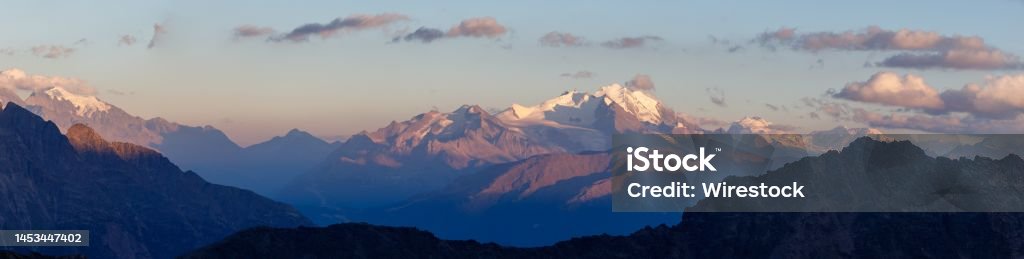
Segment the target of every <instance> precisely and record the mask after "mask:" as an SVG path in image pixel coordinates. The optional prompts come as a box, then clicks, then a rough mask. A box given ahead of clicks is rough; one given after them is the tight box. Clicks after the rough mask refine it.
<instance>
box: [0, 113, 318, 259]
mask: <svg viewBox="0 0 1024 259" xmlns="http://www.w3.org/2000/svg"><path fill="white" fill-rule="evenodd" d="M0 164H2V165H4V166H3V167H0V200H2V201H5V202H4V203H5V206H2V207H0V219H2V220H0V229H87V230H90V232H91V233H90V234H91V236H90V237H91V240H90V241H91V245H90V246H89V247H81V248H73V247H49V248H42V251H45V252H47V253H51V254H69V253H85V254H87V255H89V256H92V257H98V258H153V257H156V258H169V257H173V256H175V255H177V254H179V253H181V252H184V251H187V250H189V249H192V248H194V247H197V246H199V245H202V244H206V243H209V242H211V241H213V240H216V239H218V237H223V236H226V235H227V234H229V233H231V232H234V231H237V230H240V229H243V228H247V227H253V226H261V225H269V226H281V227H285V226H298V225H304V224H309V221H308V220H307V219H306V218H305V217H303V216H302V215H300V214H299V213H298V212H297V211H296V210H295V209H293V208H291V207H289V206H288V205H284V204H281V203H277V202H274V201H271V200H269V199H266V198H263V197H260V196H258V195H255V194H253V193H252V192H250V191H246V190H241V189H236V188H232V187H225V186H219V185H214V184H210V183H207V182H206V181H204V180H203V179H202V178H200V177H199V176H197V175H196V174H195V173H192V172H182V171H181V170H180V169H178V167H177V166H175V165H174V164H171V163H170V161H168V160H167V159H166V158H164V157H163V156H161V155H160V154H159V153H157V152H155V151H153V150H151V149H148V148H145V147H141V146H138V145H134V144H128V143H120V142H114V143H111V142H108V141H106V140H104V139H103V138H102V137H100V136H99V135H98V134H97V133H96V132H95V131H94V130H92V129H91V128H88V127H86V126H83V125H73V126H71V127H69V130H68V135H67V136H64V135H61V134H60V131H59V130H58V128H57V126H56V125H55V124H54V123H51V122H46V121H43V120H42V119H41V118H40V117H38V116H36V115H35V114H32V113H31V112H29V111H28V110H25V109H24V108H21V107H20V106H17V105H11V104H7V105H6V107H5V108H4V110H3V111H2V112H0ZM19 249H21V248H19ZM15 250H17V249H15Z"/></svg>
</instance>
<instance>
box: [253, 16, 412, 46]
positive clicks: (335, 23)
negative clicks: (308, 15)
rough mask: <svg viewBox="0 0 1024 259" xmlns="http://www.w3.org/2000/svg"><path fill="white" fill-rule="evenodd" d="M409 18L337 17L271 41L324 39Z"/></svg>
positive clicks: (302, 27) (303, 26) (272, 38)
mask: <svg viewBox="0 0 1024 259" xmlns="http://www.w3.org/2000/svg"><path fill="white" fill-rule="evenodd" d="M407 20H409V17H408V16H405V15H402V14H396V13H384V14H377V15H363V14H357V15H351V16H348V17H345V18H335V19H334V20H332V21H330V22H328V23H326V24H321V23H308V24H305V25H302V26H299V27H296V28H295V29H292V30H291V31H290V32H288V33H286V34H283V35H277V36H274V37H271V38H270V40H271V41H279V42H280V41H291V42H306V41H309V38H310V37H311V36H320V38H322V39H326V38H330V37H331V36H333V35H334V34H337V33H338V32H345V31H359V30H365V29H372V28H380V27H384V26H388V25H390V24H392V23H395V22H399V21H407Z"/></svg>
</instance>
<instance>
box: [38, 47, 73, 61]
mask: <svg viewBox="0 0 1024 259" xmlns="http://www.w3.org/2000/svg"><path fill="white" fill-rule="evenodd" d="M74 52H75V49H74V48H68V47H64V46H60V45H38V46H35V47H32V55H36V56H38V57H42V58H49V59H57V58H66V57H69V56H71V53H74Z"/></svg>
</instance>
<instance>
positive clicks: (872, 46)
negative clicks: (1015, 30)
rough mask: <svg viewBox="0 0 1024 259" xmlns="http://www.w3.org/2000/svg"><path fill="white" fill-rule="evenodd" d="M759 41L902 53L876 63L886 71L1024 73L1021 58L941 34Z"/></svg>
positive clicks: (772, 35) (873, 30)
mask: <svg viewBox="0 0 1024 259" xmlns="http://www.w3.org/2000/svg"><path fill="white" fill-rule="evenodd" d="M757 41H758V42H759V43H760V44H761V45H762V46H765V47H767V48H769V49H775V48H776V47H777V46H786V47H790V48H791V49H793V50H799V51H810V52H818V51H823V50H847V51H902V53H899V54H896V55H894V56H891V57H889V58H886V59H884V60H882V61H881V62H877V63H875V65H878V66H884V67H900V68H914V69H933V68H945V69H977V70H997V69H1024V64H1022V63H1021V61H1020V58H1019V57H1017V56H1016V55H1014V54H1011V53H1007V52H1004V51H1002V50H999V49H998V48H995V47H993V46H990V45H988V44H987V43H985V40H984V39H982V38H981V37H978V36H961V35H942V34H939V33H938V32H932V31H920V30H909V29H900V30H896V31H892V30H886V29H882V28H880V27H877V26H871V27H868V28H866V29H863V30H859V31H844V32H810V33H804V34H798V33H796V30H795V29H792V28H785V27H783V28H780V29H778V30H776V31H768V32H764V33H762V34H761V35H759V36H758V37H757Z"/></svg>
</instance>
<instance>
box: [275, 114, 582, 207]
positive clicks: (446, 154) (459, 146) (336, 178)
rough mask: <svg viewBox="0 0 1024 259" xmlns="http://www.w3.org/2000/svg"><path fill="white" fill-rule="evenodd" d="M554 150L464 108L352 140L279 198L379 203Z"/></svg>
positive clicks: (302, 201)
mask: <svg viewBox="0 0 1024 259" xmlns="http://www.w3.org/2000/svg"><path fill="white" fill-rule="evenodd" d="M557 152H565V149H563V148H561V147H559V146H557V145H554V144H550V143H544V142H541V141H538V140H535V139H532V138H530V137H529V136H527V135H526V134H525V133H524V132H522V131H521V130H519V129H517V128H515V127H511V126H509V125H507V124H505V123H504V122H502V121H501V120H499V119H497V118H495V117H494V116H491V115H490V114H488V113H487V112H486V111H484V110H483V109H482V108H480V107H478V106H468V105H467V106H462V107H460V108H459V109H457V110H455V111H453V112H451V113H440V112H436V111H432V112H428V113H424V114H420V115H417V116H415V117H413V118H412V119H410V120H407V121H403V122H392V123H391V124H389V125H388V126H387V127H384V128H380V129H378V130H376V131H374V132H363V133H360V134H356V135H354V136H352V137H351V138H350V139H349V140H348V141H346V142H345V143H344V144H343V145H342V146H341V147H339V148H338V149H337V150H336V151H335V152H333V153H332V154H330V155H329V156H328V159H327V160H326V161H325V162H324V163H323V164H322V165H321V166H320V167H319V168H317V169H316V170H314V171H311V172H310V173H306V174H303V175H301V176H299V177H298V178H296V180H295V181H294V182H292V184H290V186H289V187H288V188H287V189H286V190H285V192H284V193H285V194H283V195H289V196H290V197H288V198H287V199H288V200H291V201H292V202H293V204H301V205H320V204H326V205H327V206H333V205H337V204H339V203H347V204H354V205H357V206H358V205H365V204H384V203H389V202H396V201H399V200H402V199H404V198H406V197H408V196H410V195H412V194H415V193H419V192H424V191H428V190H434V189H437V188H440V187H442V186H443V185H445V184H447V183H448V182H449V181H450V180H451V179H454V178H456V177H458V176H460V175H462V174H464V173H467V172H472V171H474V170H477V169H479V168H481V167H484V166H487V165H493V164H497V163H504V162H511V161H516V160H520V159H524V158H527V157H530V156H533V155H538V154H546V153H557Z"/></svg>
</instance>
